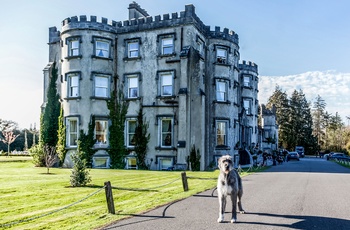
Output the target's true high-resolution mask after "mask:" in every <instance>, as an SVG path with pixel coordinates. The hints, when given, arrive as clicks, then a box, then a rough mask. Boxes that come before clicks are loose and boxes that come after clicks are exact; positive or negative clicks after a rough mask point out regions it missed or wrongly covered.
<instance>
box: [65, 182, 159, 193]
mask: <svg viewBox="0 0 350 230" xmlns="http://www.w3.org/2000/svg"><path fill="white" fill-rule="evenodd" d="M77 187H78V188H96V189H102V188H104V186H103V185H95V184H89V185H85V186H77ZM65 188H75V187H73V186H65ZM112 189H114V190H125V191H134V192H159V191H158V190H156V189H142V188H123V187H115V186H112Z"/></svg>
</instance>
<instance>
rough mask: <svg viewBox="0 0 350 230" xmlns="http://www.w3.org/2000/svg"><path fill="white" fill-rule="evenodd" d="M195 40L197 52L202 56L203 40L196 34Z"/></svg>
mask: <svg viewBox="0 0 350 230" xmlns="http://www.w3.org/2000/svg"><path fill="white" fill-rule="evenodd" d="M196 41H197V47H198V52H199V55H201V56H202V57H204V40H203V39H201V38H200V37H199V36H198V35H197V36H196Z"/></svg>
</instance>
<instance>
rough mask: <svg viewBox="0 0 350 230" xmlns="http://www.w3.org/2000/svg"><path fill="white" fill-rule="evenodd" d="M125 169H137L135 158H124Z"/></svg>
mask: <svg viewBox="0 0 350 230" xmlns="http://www.w3.org/2000/svg"><path fill="white" fill-rule="evenodd" d="M126 169H137V160H136V157H127V158H126Z"/></svg>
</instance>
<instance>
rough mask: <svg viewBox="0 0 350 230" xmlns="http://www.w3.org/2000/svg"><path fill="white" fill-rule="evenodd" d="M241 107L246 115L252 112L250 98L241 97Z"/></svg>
mask: <svg viewBox="0 0 350 230" xmlns="http://www.w3.org/2000/svg"><path fill="white" fill-rule="evenodd" d="M243 107H244V109H245V112H246V114H247V115H249V114H251V113H252V100H251V99H243Z"/></svg>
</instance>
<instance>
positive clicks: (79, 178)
mask: <svg viewBox="0 0 350 230" xmlns="http://www.w3.org/2000/svg"><path fill="white" fill-rule="evenodd" d="M71 157H72V161H73V163H74V166H73V170H72V174H71V176H70V184H71V185H72V186H73V187H80V186H85V185H86V184H87V183H90V181H91V177H90V175H89V171H88V170H87V168H86V162H85V160H82V159H81V157H80V153H79V152H78V153H74V154H72V155H71Z"/></svg>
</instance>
